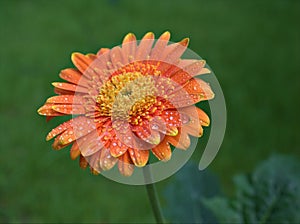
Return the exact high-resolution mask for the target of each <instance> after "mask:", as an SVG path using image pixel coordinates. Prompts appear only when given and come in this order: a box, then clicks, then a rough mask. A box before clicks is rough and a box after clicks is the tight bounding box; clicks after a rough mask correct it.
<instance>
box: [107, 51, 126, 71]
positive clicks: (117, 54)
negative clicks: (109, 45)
mask: <svg viewBox="0 0 300 224" xmlns="http://www.w3.org/2000/svg"><path fill="white" fill-rule="evenodd" d="M110 59H111V62H112V63H113V65H114V67H115V68H118V67H121V66H122V65H123V64H124V60H123V54H122V50H121V48H120V47H119V46H117V47H114V48H113V49H111V51H110Z"/></svg>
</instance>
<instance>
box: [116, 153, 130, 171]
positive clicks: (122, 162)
mask: <svg viewBox="0 0 300 224" xmlns="http://www.w3.org/2000/svg"><path fill="white" fill-rule="evenodd" d="M118 168H119V171H120V173H121V174H122V175H124V176H131V175H132V173H133V170H134V166H133V165H132V161H131V158H130V155H129V153H128V152H126V153H124V154H123V155H122V156H120V157H119V162H118Z"/></svg>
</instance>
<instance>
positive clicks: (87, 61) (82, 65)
mask: <svg viewBox="0 0 300 224" xmlns="http://www.w3.org/2000/svg"><path fill="white" fill-rule="evenodd" d="M71 60H72V62H73V64H74V65H75V66H76V67H77V68H78V70H79V71H80V72H81V73H84V72H85V71H86V70H87V68H88V67H89V66H90V65H91V63H92V62H93V60H92V59H91V58H89V57H87V56H85V55H83V54H81V53H77V52H75V53H73V54H72V56H71Z"/></svg>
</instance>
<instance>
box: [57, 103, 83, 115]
mask: <svg viewBox="0 0 300 224" xmlns="http://www.w3.org/2000/svg"><path fill="white" fill-rule="evenodd" d="M52 109H53V110H54V111H56V112H59V113H62V114H84V113H85V108H84V106H82V105H70V104H66V105H62V104H56V105H53V106H52Z"/></svg>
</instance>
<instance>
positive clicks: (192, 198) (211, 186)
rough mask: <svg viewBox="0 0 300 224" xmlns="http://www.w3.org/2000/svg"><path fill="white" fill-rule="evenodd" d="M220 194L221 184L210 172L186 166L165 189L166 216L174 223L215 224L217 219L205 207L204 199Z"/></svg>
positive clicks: (189, 165)
mask: <svg viewBox="0 0 300 224" xmlns="http://www.w3.org/2000/svg"><path fill="white" fill-rule="evenodd" d="M219 192H220V189H219V182H218V179H217V177H215V176H214V175H213V174H212V173H210V172H209V171H207V170H206V171H201V172H200V171H199V170H198V168H197V166H196V165H195V164H194V163H188V164H186V165H185V166H184V167H183V168H182V169H181V170H180V171H179V172H178V173H177V174H176V175H175V178H174V180H173V181H172V183H171V184H170V185H168V186H167V187H166V189H165V192H164V195H165V198H166V203H167V204H166V206H165V210H164V211H165V216H166V218H167V219H168V220H169V221H171V222H172V223H174V222H175V223H199V222H201V223H202V222H205V223H207V222H209V223H214V222H216V219H215V218H214V216H213V215H212V213H211V212H210V211H209V210H208V209H207V208H206V207H205V206H203V203H202V199H203V198H211V197H213V196H215V195H218V194H219Z"/></svg>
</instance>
